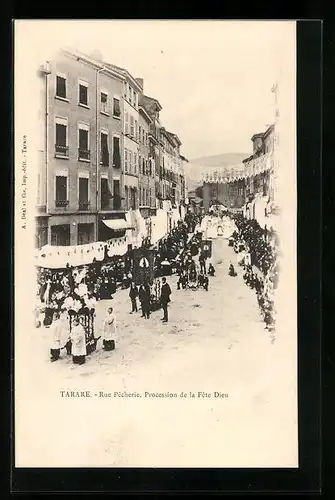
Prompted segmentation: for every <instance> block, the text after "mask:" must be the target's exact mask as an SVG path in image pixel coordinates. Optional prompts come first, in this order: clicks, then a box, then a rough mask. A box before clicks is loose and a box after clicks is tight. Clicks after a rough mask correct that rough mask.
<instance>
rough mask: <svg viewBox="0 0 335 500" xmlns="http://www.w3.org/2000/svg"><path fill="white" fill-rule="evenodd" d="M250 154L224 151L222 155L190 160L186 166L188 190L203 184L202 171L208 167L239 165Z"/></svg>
mask: <svg viewBox="0 0 335 500" xmlns="http://www.w3.org/2000/svg"><path fill="white" fill-rule="evenodd" d="M248 156H250V153H223V154H221V155H213V156H203V157H201V158H195V159H194V160H190V161H189V163H186V165H185V167H184V168H185V174H186V179H187V186H188V190H189V191H192V190H194V189H196V188H197V187H198V186H200V185H201V178H202V173H203V171H204V170H207V168H208V169H212V168H215V167H216V168H218V167H228V166H229V165H237V164H238V163H241V161H242V160H244V159H245V158H247V157H248Z"/></svg>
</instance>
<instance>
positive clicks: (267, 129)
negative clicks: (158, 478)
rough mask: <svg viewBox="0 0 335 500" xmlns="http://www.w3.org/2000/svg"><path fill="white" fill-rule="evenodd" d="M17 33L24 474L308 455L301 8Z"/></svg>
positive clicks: (269, 462) (56, 24)
mask: <svg viewBox="0 0 335 500" xmlns="http://www.w3.org/2000/svg"><path fill="white" fill-rule="evenodd" d="M14 41H15V43H14V120H15V124H14V138H15V144H14V153H15V154H14V157H15V172H14V174H15V200H14V204H15V214H14V230H15V237H14V238H15V250H14V267H15V273H14V287H15V288H14V318H15V331H14V369H15V373H14V381H15V385H14V410H15V425H14V432H15V467H34V468H36V467H41V468H43V467H58V468H59V467H81V468H84V467H154V468H159V467H161V468H163V467H173V468H178V467H181V468H186V467H198V468H205V467H219V468H270V467H276V468H289V467H290V468H297V467H299V456H298V446H299V443H298V396H297V385H298V376H297V365H298V360H297V270H296V259H297V257H296V253H297V248H296V247H297V245H296V218H297V181H296V173H297V172H296V170H297V167H296V163H297V162H296V22H295V21H211V20H203V21H199V20H196V21H192V20H171V21H160V20H133V21H132V20H127V21H125V20H101V21H100V20H33V19H31V20H17V21H15V23H14Z"/></svg>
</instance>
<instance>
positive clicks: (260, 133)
mask: <svg viewBox="0 0 335 500" xmlns="http://www.w3.org/2000/svg"><path fill="white" fill-rule="evenodd" d="M263 135H264V132H259V133H258V134H254V135H253V136H252V137H251V140H252V141H253V140H254V139H258V137H263Z"/></svg>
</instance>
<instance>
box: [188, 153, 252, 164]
mask: <svg viewBox="0 0 335 500" xmlns="http://www.w3.org/2000/svg"><path fill="white" fill-rule="evenodd" d="M248 156H250V153H223V154H221V155H214V156H203V157H201V158H195V159H194V160H190V163H195V164H198V165H204V166H208V167H225V166H228V165H236V164H237V163H240V162H241V161H242V160H244V159H245V158H247V157H248Z"/></svg>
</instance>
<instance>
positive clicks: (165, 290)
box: [161, 278, 171, 323]
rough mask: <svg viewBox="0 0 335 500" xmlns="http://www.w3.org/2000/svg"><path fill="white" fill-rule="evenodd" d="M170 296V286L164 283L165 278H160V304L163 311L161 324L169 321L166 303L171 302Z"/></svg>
mask: <svg viewBox="0 0 335 500" xmlns="http://www.w3.org/2000/svg"><path fill="white" fill-rule="evenodd" d="M170 295H171V288H170V285H169V284H168V283H167V282H166V278H162V289H161V304H162V307H163V311H164V316H163V318H162V321H163V323H167V322H168V320H169V316H168V303H169V302H171V299H170Z"/></svg>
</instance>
